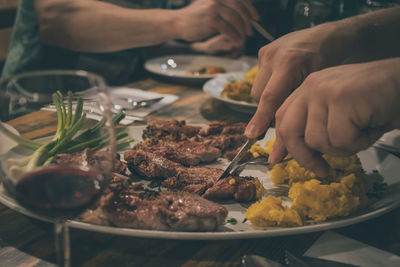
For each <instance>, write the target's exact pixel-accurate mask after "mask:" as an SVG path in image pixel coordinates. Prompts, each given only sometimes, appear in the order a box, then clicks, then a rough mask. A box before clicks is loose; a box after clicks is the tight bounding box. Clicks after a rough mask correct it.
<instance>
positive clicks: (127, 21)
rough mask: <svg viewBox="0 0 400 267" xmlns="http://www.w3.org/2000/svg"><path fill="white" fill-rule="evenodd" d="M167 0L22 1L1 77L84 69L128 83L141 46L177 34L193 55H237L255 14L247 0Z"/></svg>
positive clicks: (158, 42) (162, 40) (111, 80)
mask: <svg viewBox="0 0 400 267" xmlns="http://www.w3.org/2000/svg"><path fill="white" fill-rule="evenodd" d="M167 2H168V1H166V0H157V1H156V0H147V1H146V0H124V1H122V0H109V1H107V2H106V1H97V0H33V1H32V0H20V4H19V7H18V12H17V17H16V22H15V25H14V32H13V37H12V41H11V44H10V48H9V53H8V56H7V59H6V63H5V66H4V69H3V72H2V76H1V77H2V78H6V77H9V76H11V75H13V74H17V73H21V72H24V71H31V70H39V69H84V70H87V71H92V72H95V73H98V74H100V75H102V76H104V77H105V78H106V80H107V81H108V82H109V83H110V84H121V83H126V82H128V81H130V80H131V79H132V77H133V75H134V73H135V71H136V70H137V68H138V66H139V65H140V61H141V52H142V51H141V48H143V47H148V46H153V45H157V44H161V43H164V42H167V41H170V40H174V39H181V40H185V41H188V42H194V43H193V44H192V48H193V49H194V50H196V51H198V52H203V53H219V52H221V51H222V52H224V53H227V54H232V55H234V56H237V55H239V54H240V53H241V51H242V50H243V45H244V42H245V39H246V36H249V35H252V28H251V24H250V21H249V19H250V18H252V19H256V20H258V19H259V16H258V13H257V11H256V10H255V8H254V7H253V6H252V5H251V4H250V2H248V1H237V0H196V1H193V2H192V3H190V4H189V5H187V6H185V7H182V8H179V9H173V10H168V9H162V8H165V7H167ZM139 7H140V8H139ZM143 7H144V9H141V8H143ZM196 41H199V42H198V43H196Z"/></svg>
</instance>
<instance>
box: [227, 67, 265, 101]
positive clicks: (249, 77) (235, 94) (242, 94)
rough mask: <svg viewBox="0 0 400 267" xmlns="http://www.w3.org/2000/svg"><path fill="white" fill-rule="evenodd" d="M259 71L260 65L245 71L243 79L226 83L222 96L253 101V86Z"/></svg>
mask: <svg viewBox="0 0 400 267" xmlns="http://www.w3.org/2000/svg"><path fill="white" fill-rule="evenodd" d="M257 72H258V66H255V67H253V68H252V69H251V70H249V71H248V72H246V73H245V78H244V80H243V81H233V82H230V83H227V84H224V90H222V92H221V96H222V97H225V98H229V99H233V100H238V101H245V102H253V98H252V97H251V87H252V86H253V82H254V79H255V77H256V75H257Z"/></svg>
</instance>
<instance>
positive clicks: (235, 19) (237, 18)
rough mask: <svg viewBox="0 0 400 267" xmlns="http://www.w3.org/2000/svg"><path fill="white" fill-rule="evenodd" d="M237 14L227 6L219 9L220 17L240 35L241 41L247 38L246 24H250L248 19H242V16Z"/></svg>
mask: <svg viewBox="0 0 400 267" xmlns="http://www.w3.org/2000/svg"><path fill="white" fill-rule="evenodd" d="M242 13H243V12H241V13H238V12H235V10H234V9H232V8H229V7H227V6H226V5H221V6H220V8H219V9H218V15H219V16H220V17H221V18H222V19H223V20H224V21H225V22H226V23H228V24H230V25H232V27H233V28H234V29H235V30H236V31H237V32H239V33H240V36H241V39H244V38H246V35H247V32H246V22H247V23H249V22H248V19H247V17H245V16H244V17H242V15H241V14H242Z"/></svg>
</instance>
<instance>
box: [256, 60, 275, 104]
mask: <svg viewBox="0 0 400 267" xmlns="http://www.w3.org/2000/svg"><path fill="white" fill-rule="evenodd" d="M271 74H272V72H271V68H270V67H269V65H267V66H262V65H261V64H259V68H258V72H257V75H256V77H255V79H254V82H253V86H252V88H251V97H252V98H253V99H254V100H255V101H256V102H259V101H260V97H261V94H262V92H263V91H264V89H265V87H266V86H267V83H268V81H269V79H270V78H271Z"/></svg>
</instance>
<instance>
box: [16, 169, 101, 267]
mask: <svg viewBox="0 0 400 267" xmlns="http://www.w3.org/2000/svg"><path fill="white" fill-rule="evenodd" d="M103 178H104V177H103V175H101V174H100V173H99V172H98V171H97V170H95V169H90V168H86V167H74V166H67V165H65V166H63V165H56V166H51V167H48V168H43V169H39V170H36V171H32V172H29V173H26V174H25V175H24V176H23V177H21V178H20V179H19V180H18V183H17V184H16V187H15V189H16V190H15V192H16V198H17V201H19V202H20V203H21V204H23V205H24V206H26V207H28V208H30V209H31V210H33V211H35V212H36V213H38V214H41V215H44V216H46V217H50V218H53V219H54V221H55V234H56V235H55V238H56V251H57V257H58V262H59V264H60V265H62V266H69V265H70V255H69V254H70V253H69V233H68V227H66V226H65V225H64V222H65V219H71V218H74V217H76V216H78V215H79V214H80V213H82V212H83V211H84V210H86V209H87V208H88V207H89V206H91V205H92V204H94V203H95V202H96V200H97V199H99V196H100V195H101V193H102V192H103V189H104V179H103ZM59 240H63V242H60V241H59ZM57 244H58V245H57ZM57 246H58V247H57ZM62 254H64V257H62V256H61V255H62ZM61 259H62V260H61Z"/></svg>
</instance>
